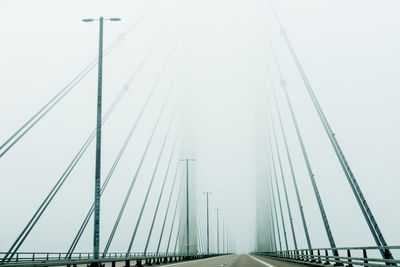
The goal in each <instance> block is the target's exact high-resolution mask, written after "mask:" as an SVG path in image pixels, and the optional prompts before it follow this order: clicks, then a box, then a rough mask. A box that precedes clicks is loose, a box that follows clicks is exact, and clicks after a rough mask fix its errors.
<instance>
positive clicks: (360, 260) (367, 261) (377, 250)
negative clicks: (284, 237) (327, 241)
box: [254, 246, 400, 267]
mask: <svg viewBox="0 0 400 267" xmlns="http://www.w3.org/2000/svg"><path fill="white" fill-rule="evenodd" d="M389 250H393V251H394V252H395V253H394V255H396V254H397V255H400V246H387V247H343V248H336V249H332V248H315V249H299V250H297V251H296V250H287V251H276V252H255V253H254V254H255V255H260V256H267V257H273V258H279V259H284V260H288V261H295V262H302V263H307V264H309V265H315V266H324V265H328V264H333V265H334V266H348V267H353V266H387V265H389V266H398V265H399V264H400V258H397V259H396V258H393V259H390V258H389ZM396 250H397V253H396ZM381 252H383V254H384V255H387V256H386V258H382V257H381ZM368 255H370V256H368Z"/></svg>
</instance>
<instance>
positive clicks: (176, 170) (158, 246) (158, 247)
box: [156, 162, 180, 255]
mask: <svg viewBox="0 0 400 267" xmlns="http://www.w3.org/2000/svg"><path fill="white" fill-rule="evenodd" d="M178 171H179V162H178V163H177V164H176V168H175V175H174V181H173V182H172V188H171V192H170V194H169V198H168V204H167V210H166V212H165V215H164V221H163V224H162V227H161V233H160V239H159V240H158V244H157V251H156V254H157V255H158V252H159V251H160V245H161V240H162V237H163V234H164V228H165V223H166V221H167V217H168V212H169V208H170V204H171V199H172V194H173V192H174V188H175V184H176V177H177V176H178ZM179 191H180V189H179V190H178V192H179ZM174 216H175V215H174Z"/></svg>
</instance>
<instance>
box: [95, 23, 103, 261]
mask: <svg viewBox="0 0 400 267" xmlns="http://www.w3.org/2000/svg"><path fill="white" fill-rule="evenodd" d="M102 89H103V17H100V20H99V64H98V77H97V125H96V170H95V186H94V188H95V189H94V236H93V257H94V258H95V259H98V258H99V250H100V246H99V243H100V174H101V168H100V167H101V107H102V101H101V100H102Z"/></svg>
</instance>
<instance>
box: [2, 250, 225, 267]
mask: <svg viewBox="0 0 400 267" xmlns="http://www.w3.org/2000/svg"><path fill="white" fill-rule="evenodd" d="M5 255H6V253H4V252H0V259H2V258H4V256H5ZM220 255H224V254H201V253H199V254H189V255H188V254H184V253H181V254H174V253H164V252H160V253H155V252H154V253H153V252H148V253H129V254H128V255H127V254H126V253H120V252H118V253H116V252H114V253H106V254H101V255H100V258H99V259H97V260H95V259H94V258H93V253H90V252H77V253H72V254H70V255H69V254H68V253H65V252H18V253H16V254H15V255H14V257H13V258H12V259H11V260H9V261H4V262H1V261H0V266H1V267H9V266H19V267H25V266H76V265H79V264H88V265H93V264H96V263H111V266H115V264H116V263H117V262H125V266H131V262H132V261H134V262H136V266H142V264H143V263H144V264H151V263H158V264H159V263H167V262H178V261H186V260H194V259H200V258H207V257H214V256H220Z"/></svg>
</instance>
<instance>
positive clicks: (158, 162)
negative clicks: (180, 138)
mask: <svg viewBox="0 0 400 267" xmlns="http://www.w3.org/2000/svg"><path fill="white" fill-rule="evenodd" d="M175 111H176V109H175ZM175 111H174V114H173V115H172V118H171V120H170V123H169V126H168V129H167V133H166V135H165V137H164V141H163V144H162V146H161V150H160V153H159V154H158V158H157V162H156V165H155V167H154V170H153V175H152V176H151V180H150V184H149V186H148V187H147V192H146V196H145V198H144V201H143V204H142V208H141V210H140V213H139V217H138V219H137V221H136V225H135V229H134V230H133V234H132V237H131V241H130V242H129V246H128V249H127V252H126V255H129V253H130V252H131V249H132V245H133V242H134V241H135V237H136V233H137V230H138V228H139V225H140V222H141V220H142V216H143V212H144V209H145V207H146V204H147V199H148V197H149V195H150V191H151V188H152V185H153V182H154V178H155V176H156V174H157V170H158V166H159V164H160V161H161V157H162V155H163V152H164V149H165V145H166V143H167V140H168V137H169V132H170V130H171V128H172V124H173V121H174V117H175Z"/></svg>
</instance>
